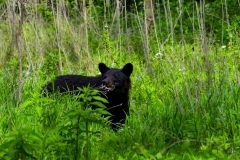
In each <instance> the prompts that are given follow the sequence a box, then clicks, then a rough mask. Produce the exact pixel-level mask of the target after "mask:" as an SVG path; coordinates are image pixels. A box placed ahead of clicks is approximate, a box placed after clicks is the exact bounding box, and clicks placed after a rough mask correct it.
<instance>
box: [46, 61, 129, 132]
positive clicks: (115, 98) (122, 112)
mask: <svg viewBox="0 0 240 160" xmlns="http://www.w3.org/2000/svg"><path fill="white" fill-rule="evenodd" d="M98 68H99V70H100V72H101V75H100V76H96V77H93V76H81V75H62V76H58V77H56V78H55V80H54V81H53V82H49V83H47V84H46V85H45V86H44V87H43V88H42V92H43V94H44V95H45V96H46V95H47V94H48V93H53V92H54V91H56V90H58V91H59V92H60V93H65V92H68V91H77V90H78V88H79V87H80V88H83V87H86V86H88V85H90V86H91V87H92V88H95V89H98V90H100V91H104V95H102V96H103V97H104V98H106V97H107V100H108V102H109V103H107V104H105V105H106V107H107V111H109V112H110V113H111V114H112V117H111V119H110V121H111V127H112V128H113V129H114V130H116V129H117V128H118V123H120V124H124V123H125V119H126V115H129V89H130V87H131V80H130V75H131V73H132V71H133V65H132V64H131V63H127V64H126V65H125V66H124V67H123V68H122V69H116V68H109V67H107V66H106V65H105V64H104V63H99V65H98ZM102 93H103V92H102Z"/></svg>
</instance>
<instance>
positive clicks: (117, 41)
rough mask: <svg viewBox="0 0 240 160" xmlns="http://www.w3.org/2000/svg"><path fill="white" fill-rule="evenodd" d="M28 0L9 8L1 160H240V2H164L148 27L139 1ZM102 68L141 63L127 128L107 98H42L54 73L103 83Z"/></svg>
mask: <svg viewBox="0 0 240 160" xmlns="http://www.w3.org/2000/svg"><path fill="white" fill-rule="evenodd" d="M16 2H17V1H16ZM23 2H24V3H23V4H21V3H20V1H19V2H18V3H15V2H14V1H10V0H7V1H1V0H0V35H1V36H0V51H1V53H0V87H1V89H0V95H1V96H0V159H99V160H101V159H107V160H108V159H117V160H123V159H129V160H135V159H136V160H137V159H151V160H160V159H164V160H165V159H174V160H175V159H191V160H192V159H238V158H239V157H240V113H239V110H240V96H239V95H240V73H239V72H240V53H239V48H240V40H239V37H240V35H239V34H240V33H239V30H240V29H239V26H240V25H239V23H240V18H239V15H238V14H237V13H238V12H239V11H238V10H237V9H236V8H237V7H239V5H240V4H239V1H230V0H225V1H224V2H223V1H221V2H220V1H214V2H210V1H206V2H205V4H202V3H200V2H192V1H191V2H188V1H186V2H184V3H183V2H182V1H181V0H180V1H176V2H169V1H168V0H161V1H156V3H155V10H154V20H155V21H154V22H155V23H154V24H151V25H147V27H149V28H148V29H146V28H145V27H146V25H144V24H148V23H147V20H148V19H147V18H144V16H147V15H146V14H145V12H147V10H144V9H143V6H144V4H143V2H139V1H136V3H133V4H132V6H133V8H132V9H131V10H130V9H128V10H126V9H125V8H124V7H123V8H121V7H120V8H121V9H120V10H118V9H117V8H118V5H117V4H110V3H107V2H108V1H107V2H106V1H97V2H98V3H96V2H95V1H87V3H85V1H84V0H83V1H79V0H76V1H73V0H66V1H51V2H54V3H53V4H50V5H49V1H46V0H45V1H44V0H43V1H41V3H40V2H39V3H38V1H27V0H23ZM47 2H48V3H47ZM144 2H147V1H146V0H145V1H144ZM16 4H17V5H16ZM226 15H227V16H226ZM99 62H104V63H106V64H108V65H109V66H112V67H116V68H119V67H121V66H123V65H124V64H126V63H127V62H131V63H132V64H133V65H134V70H133V74H132V75H131V79H132V88H131V94H130V97H131V98H130V99H131V101H130V106H131V108H130V115H131V116H130V117H128V119H127V123H126V125H125V126H124V127H123V129H121V130H119V131H118V132H113V131H112V130H111V129H110V127H109V126H107V118H103V117H101V116H100V114H101V113H105V112H106V111H104V110H103V108H104V106H103V105H102V103H101V102H104V101H105V100H104V99H102V98H100V97H99V96H98V92H97V91H93V90H90V89H89V88H85V89H83V92H84V94H82V95H80V96H82V97H81V98H82V99H84V101H81V102H79V101H76V99H78V98H79V97H75V96H74V97H72V96H70V95H65V96H59V95H54V97H51V98H46V97H42V96H41V95H40V90H41V87H42V86H43V85H44V84H45V83H46V82H47V81H50V80H52V79H53V78H54V77H55V76H56V75H60V74H71V73H72V74H82V75H97V74H98V73H99V71H98V70H97V65H98V63H99ZM92 105H95V106H96V105H97V106H99V107H100V108H99V109H97V110H92V109H91V106H92Z"/></svg>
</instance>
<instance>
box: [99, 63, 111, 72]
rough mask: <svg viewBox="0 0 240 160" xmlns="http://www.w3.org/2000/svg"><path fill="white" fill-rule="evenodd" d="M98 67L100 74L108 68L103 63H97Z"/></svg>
mask: <svg viewBox="0 0 240 160" xmlns="http://www.w3.org/2000/svg"><path fill="white" fill-rule="evenodd" d="M98 69H99V71H100V72H101V73H102V74H104V73H105V72H107V70H109V68H108V67H107V66H106V65H105V64H104V63H99V64H98Z"/></svg>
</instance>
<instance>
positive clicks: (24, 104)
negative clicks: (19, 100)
mask: <svg viewBox="0 0 240 160" xmlns="http://www.w3.org/2000/svg"><path fill="white" fill-rule="evenodd" d="M30 104H32V101H25V102H24V103H23V104H22V105H21V106H20V107H19V109H20V110H21V109H24V108H26V107H27V106H28V105H30Z"/></svg>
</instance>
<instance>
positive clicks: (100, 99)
mask: <svg viewBox="0 0 240 160" xmlns="http://www.w3.org/2000/svg"><path fill="white" fill-rule="evenodd" d="M92 98H93V99H95V100H98V101H102V102H104V103H108V101H107V100H106V99H105V98H102V97H100V96H93V97H92Z"/></svg>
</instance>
